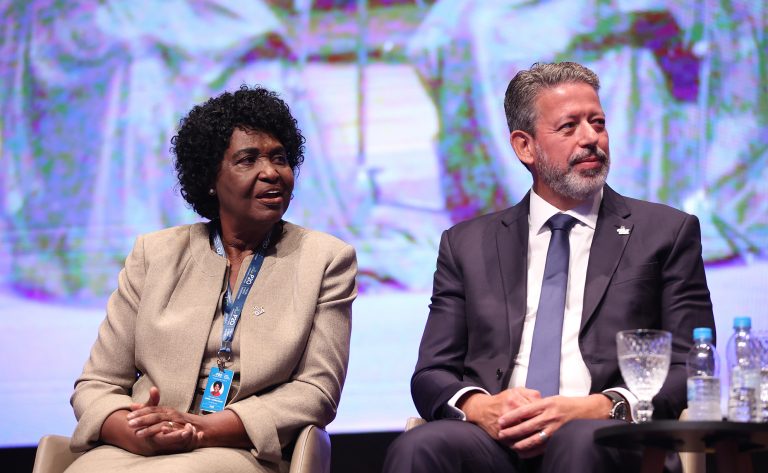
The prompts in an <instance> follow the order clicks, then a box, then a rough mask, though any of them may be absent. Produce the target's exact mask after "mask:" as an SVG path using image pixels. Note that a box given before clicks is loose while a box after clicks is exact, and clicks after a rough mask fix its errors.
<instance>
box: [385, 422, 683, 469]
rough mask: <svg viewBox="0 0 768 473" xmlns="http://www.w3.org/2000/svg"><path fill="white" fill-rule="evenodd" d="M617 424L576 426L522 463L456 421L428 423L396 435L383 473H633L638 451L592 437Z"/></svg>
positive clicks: (674, 461) (674, 464)
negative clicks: (606, 445)
mask: <svg viewBox="0 0 768 473" xmlns="http://www.w3.org/2000/svg"><path fill="white" fill-rule="evenodd" d="M618 422H621V421H613V420H575V421H572V422H569V423H567V424H565V425H563V426H562V427H561V428H560V429H558V430H557V431H556V432H555V433H554V434H553V435H552V436H551V437H550V438H549V440H547V447H546V451H545V452H544V455H542V456H540V457H537V458H534V459H529V460H521V459H520V458H518V457H517V455H515V453H514V452H513V451H512V450H510V449H509V448H508V447H507V446H505V445H503V444H500V443H498V442H496V441H495V440H493V439H491V437H490V436H488V434H486V433H485V431H484V430H482V429H481V428H480V427H478V426H476V425H474V424H472V423H469V422H462V421H457V420H438V421H433V422H428V423H427V424H425V425H421V426H419V427H416V428H415V429H412V430H409V431H408V432H405V433H403V434H402V435H400V436H399V437H398V438H397V439H396V440H395V441H394V442H393V443H392V445H390V447H389V450H388V451H387V458H386V460H385V463H384V473H470V472H482V473H485V472H497V471H498V472H504V473H558V472H569V473H570V472H573V473H579V472H585V473H603V472H604V473H614V472H621V473H634V472H639V471H640V466H641V459H642V451H641V450H639V449H638V450H624V449H622V450H619V449H615V448H609V447H602V446H599V445H597V444H595V443H594V441H593V438H594V437H593V435H594V431H595V430H597V429H599V428H601V427H606V426H610V425H615V424H616V423H618ZM665 471H668V472H680V471H682V467H681V464H680V457H679V456H678V455H677V454H676V453H674V454H670V455H668V457H667V461H666V464H665Z"/></svg>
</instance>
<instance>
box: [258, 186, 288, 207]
mask: <svg viewBox="0 0 768 473" xmlns="http://www.w3.org/2000/svg"><path fill="white" fill-rule="evenodd" d="M256 199H258V200H259V201H261V202H263V203H264V204H266V205H279V204H282V203H283V190H282V189H279V188H271V189H265V190H262V191H261V192H259V193H257V194H256Z"/></svg>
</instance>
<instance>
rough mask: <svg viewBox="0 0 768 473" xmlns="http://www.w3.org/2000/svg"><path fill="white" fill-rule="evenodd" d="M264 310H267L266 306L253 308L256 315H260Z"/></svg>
mask: <svg viewBox="0 0 768 473" xmlns="http://www.w3.org/2000/svg"><path fill="white" fill-rule="evenodd" d="M264 312H266V311H265V310H264V307H261V306H258V307H256V308H255V309H253V315H255V316H256V317H258V316H260V315H261V314H263V313H264Z"/></svg>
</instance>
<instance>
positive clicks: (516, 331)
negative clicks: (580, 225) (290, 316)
mask: <svg viewBox="0 0 768 473" xmlns="http://www.w3.org/2000/svg"><path fill="white" fill-rule="evenodd" d="M528 211H529V196H526V197H525V198H524V199H523V200H522V201H521V202H520V203H518V204H517V205H515V206H514V207H511V208H509V209H506V210H503V211H501V212H497V213H494V214H490V215H486V216H482V217H479V218H476V219H473V220H470V221H467V222H462V223H459V224H458V225H456V226H454V227H452V228H451V229H449V230H447V231H445V232H444V233H443V236H442V239H441V242H440V251H439V254H438V258H437V270H436V271H435V280H434V287H433V293H432V303H431V304H430V312H429V318H428V319H427V325H426V328H425V330H424V335H423V337H422V340H421V346H420V349H419V359H418V362H417V364H416V370H415V373H414V374H413V377H412V378H411V393H412V395H413V399H414V402H415V404H416V408H417V409H418V411H419V413H420V414H421V415H422V416H423V417H425V418H426V419H429V420H432V419H437V418H441V417H443V407H444V405H445V403H446V402H447V401H448V400H449V399H450V398H451V397H452V396H453V395H454V394H456V392H457V391H458V390H459V389H461V388H463V387H467V386H479V387H482V388H484V389H486V390H488V391H489V392H490V393H492V394H495V393H498V392H500V391H502V390H503V389H504V388H505V387H506V386H507V384H508V382H509V378H510V376H511V373H512V369H513V367H514V360H515V357H516V355H517V352H518V349H519V348H520V339H521V337H522V332H523V321H524V320H525V312H526V288H527V285H526V284H527V281H526V279H527V262H526V261H527V252H528ZM622 226H623V227H624V228H626V229H629V230H630V232H629V234H628V235H622V234H619V232H617V229H618V228H620V227H622ZM695 327H712V329H713V330H714V327H715V324H714V317H713V314H712V303H711V301H710V297H709V290H708V289H707V281H706V277H705V275H704V264H703V261H702V258H701V235H700V229H699V221H698V219H697V218H696V217H694V216H692V215H688V214H686V213H683V212H680V211H678V210H675V209H673V208H670V207H667V206H664V205H660V204H652V203H649V202H643V201H640V200H636V199H630V198H628V197H623V196H621V195H619V194H617V193H616V192H615V191H613V190H612V189H611V188H610V187H608V186H607V185H606V186H605V188H604V192H603V200H602V203H601V205H600V211H599V213H598V219H597V226H596V228H595V235H594V238H593V240H592V247H591V250H590V255H589V266H588V268H587V279H586V285H585V289H584V311H583V313H582V320H581V331H580V332H579V347H580V349H581V354H582V357H583V359H584V362H585V364H586V365H587V368H588V369H589V372H590V374H591V375H592V385H591V389H590V392H592V393H594V392H600V391H602V390H604V389H607V388H611V387H618V386H625V385H624V381H623V380H622V378H621V373H620V371H619V365H618V359H617V356H616V339H615V336H616V332H618V331H619V330H626V329H634V328H655V329H663V330H668V331H670V332H672V334H673V340H672V360H671V365H670V370H669V375H668V377H667V379H666V381H665V383H664V386H663V387H662V389H661V391H660V393H659V394H658V395H657V396H656V398H655V399H654V406H655V412H654V417H661V418H677V417H678V416H679V415H680V412H681V411H682V410H683V409H684V408H685V406H686V390H685V380H686V372H685V358H686V355H687V352H688V350H689V347H690V346H691V343H692V342H691V339H692V331H693V329H694V328H695Z"/></svg>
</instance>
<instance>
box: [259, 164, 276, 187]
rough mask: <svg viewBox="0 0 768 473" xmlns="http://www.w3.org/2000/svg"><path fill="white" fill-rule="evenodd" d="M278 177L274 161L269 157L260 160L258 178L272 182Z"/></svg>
mask: <svg viewBox="0 0 768 473" xmlns="http://www.w3.org/2000/svg"><path fill="white" fill-rule="evenodd" d="M279 177H280V173H279V172H277V168H276V167H275V165H274V163H272V161H270V160H269V159H265V160H262V165H261V169H259V179H261V180H262V181H268V182H274V181H276V180H277V179H278V178H279Z"/></svg>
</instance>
